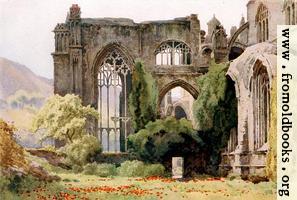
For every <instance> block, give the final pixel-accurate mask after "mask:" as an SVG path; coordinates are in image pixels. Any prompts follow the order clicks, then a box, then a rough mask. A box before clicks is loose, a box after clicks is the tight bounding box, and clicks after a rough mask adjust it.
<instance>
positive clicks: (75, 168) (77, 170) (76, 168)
mask: <svg viewBox="0 0 297 200" xmlns="http://www.w3.org/2000/svg"><path fill="white" fill-rule="evenodd" d="M72 171H73V172H74V173H76V174H77V173H81V172H82V171H83V167H82V166H80V165H73V166H72Z"/></svg>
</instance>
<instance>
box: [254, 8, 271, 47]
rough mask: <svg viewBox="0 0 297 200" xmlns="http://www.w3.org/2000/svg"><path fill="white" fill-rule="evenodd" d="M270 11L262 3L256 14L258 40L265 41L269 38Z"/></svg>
mask: <svg viewBox="0 0 297 200" xmlns="http://www.w3.org/2000/svg"><path fill="white" fill-rule="evenodd" d="M268 17H269V12H268V9H267V7H266V6H264V5H263V4H260V6H259V7H258V11H257V14H256V26H257V38H258V42H265V41H267V40H268V39H269V20H268Z"/></svg>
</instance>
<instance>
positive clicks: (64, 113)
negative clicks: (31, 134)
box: [32, 94, 99, 143]
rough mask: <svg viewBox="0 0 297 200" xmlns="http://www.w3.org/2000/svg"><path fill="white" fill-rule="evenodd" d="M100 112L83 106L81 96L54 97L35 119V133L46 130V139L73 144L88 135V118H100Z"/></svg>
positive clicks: (33, 126)
mask: <svg viewBox="0 0 297 200" xmlns="http://www.w3.org/2000/svg"><path fill="white" fill-rule="evenodd" d="M98 115H99V114H98V112H97V111H96V110H95V109H94V108H91V106H90V105H88V106H83V105H82V101H81V99H80V98H79V96H76V95H73V94H67V95H65V96H64V97H62V96H59V95H54V96H52V97H50V98H49V99H48V101H47V102H46V103H45V105H44V106H43V107H42V108H41V109H40V110H39V112H38V113H37V115H36V116H35V118H34V119H33V124H32V128H33V131H35V132H36V131H37V130H38V129H45V135H44V137H43V139H45V138H54V139H59V140H65V141H66V143H72V142H73V141H74V140H75V139H80V138H81V137H82V136H83V135H85V134H86V129H85V125H86V120H87V117H95V118H98Z"/></svg>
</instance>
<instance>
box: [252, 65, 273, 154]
mask: <svg viewBox="0 0 297 200" xmlns="http://www.w3.org/2000/svg"><path fill="white" fill-rule="evenodd" d="M251 86H252V101H253V113H254V149H255V150H257V149H259V148H261V147H262V146H263V145H264V144H265V143H266V142H267V135H268V127H269V122H270V115H269V113H270V85H269V77H268V73H267V71H266V69H265V67H264V66H262V65H261V66H259V68H258V69H256V71H255V72H254V76H253V78H252V84H251Z"/></svg>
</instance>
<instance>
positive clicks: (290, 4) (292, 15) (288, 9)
mask: <svg viewBox="0 0 297 200" xmlns="http://www.w3.org/2000/svg"><path fill="white" fill-rule="evenodd" d="M284 12H285V17H286V24H288V25H295V24H296V21H297V19H296V0H287V1H285V4H284Z"/></svg>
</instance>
